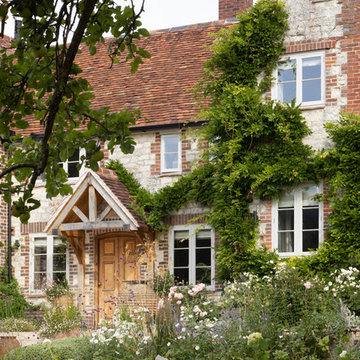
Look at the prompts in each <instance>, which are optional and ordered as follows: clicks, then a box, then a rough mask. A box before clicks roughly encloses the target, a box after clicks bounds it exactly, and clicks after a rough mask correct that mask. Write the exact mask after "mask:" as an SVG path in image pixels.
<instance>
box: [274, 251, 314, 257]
mask: <svg viewBox="0 0 360 360" xmlns="http://www.w3.org/2000/svg"><path fill="white" fill-rule="evenodd" d="M314 253H316V251H307V252H302V253H279V252H278V253H277V254H278V255H279V257H280V258H288V257H290V256H309V255H312V254H314Z"/></svg>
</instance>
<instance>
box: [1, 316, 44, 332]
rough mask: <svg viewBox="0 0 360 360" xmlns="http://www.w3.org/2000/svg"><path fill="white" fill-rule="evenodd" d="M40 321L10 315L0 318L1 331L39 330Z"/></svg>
mask: <svg viewBox="0 0 360 360" xmlns="http://www.w3.org/2000/svg"><path fill="white" fill-rule="evenodd" d="M39 326H40V325H39V322H37V321H34V320H28V319H23V318H20V319H19V318H13V317H8V318H5V319H2V320H0V332H19V331H21V332H28V331H30V332H33V331H37V330H39Z"/></svg>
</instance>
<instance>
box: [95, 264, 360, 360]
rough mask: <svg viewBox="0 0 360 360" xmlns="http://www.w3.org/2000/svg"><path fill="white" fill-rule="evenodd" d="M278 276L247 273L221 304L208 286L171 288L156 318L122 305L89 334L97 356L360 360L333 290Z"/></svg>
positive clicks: (282, 271) (280, 271)
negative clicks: (111, 317) (109, 320)
mask: <svg viewBox="0 0 360 360" xmlns="http://www.w3.org/2000/svg"><path fill="white" fill-rule="evenodd" d="M274 272H275V274H274V275H273V276H269V277H262V278H260V277H258V276H255V275H252V274H243V275H242V277H241V280H239V281H237V282H234V283H229V284H227V285H226V286H225V288H224V294H223V296H221V297H220V299H218V300H217V301H214V300H210V299H209V298H208V297H207V296H205V295H206V289H205V285H204V284H197V285H194V286H186V287H182V286H181V287H180V286H171V287H170V288H169V292H168V294H167V295H166V296H164V297H163V298H161V299H160V301H159V308H158V312H157V313H156V314H155V315H154V316H153V315H151V314H150V313H149V312H148V310H147V309H144V308H139V309H135V310H133V311H132V312H129V311H126V310H125V309H124V308H121V307H117V308H116V310H115V313H114V318H113V320H112V322H103V323H102V324H101V327H100V328H99V329H98V330H97V331H95V332H94V333H93V335H92V339H91V342H92V344H94V345H95V346H96V347H97V351H96V353H95V357H94V359H114V360H115V359H120V358H121V359H152V360H153V359H155V358H156V356H157V355H160V356H162V357H164V358H165V359H169V360H187V359H189V360H190V359H191V360H192V359H197V360H202V359H204V360H205V359H225V360H227V359H228V360H230V359H233V360H255V359H256V360H280V359H283V360H286V359H287V360H300V359H301V360H320V359H330V358H331V359H334V360H335V359H338V360H341V359H347V360H355V359H358V358H359V357H360V350H359V349H358V348H356V347H354V346H352V345H351V344H349V343H347V342H346V340H347V332H348V329H349V328H350V327H351V324H353V323H354V322H356V319H357V318H356V316H355V315H354V314H352V313H351V312H350V311H349V310H348V309H347V308H346V307H345V305H344V304H343V303H341V302H339V301H338V299H337V298H334V296H333V291H329V290H328V291H325V290H324V284H323V282H322V281H320V280H316V279H310V278H304V277H302V276H300V275H299V273H298V272H297V271H296V270H295V269H293V268H290V267H287V266H286V265H284V264H283V265H280V266H278V267H277V268H276V270H275V271H274Z"/></svg>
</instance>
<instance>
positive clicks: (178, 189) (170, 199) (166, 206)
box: [107, 161, 214, 231]
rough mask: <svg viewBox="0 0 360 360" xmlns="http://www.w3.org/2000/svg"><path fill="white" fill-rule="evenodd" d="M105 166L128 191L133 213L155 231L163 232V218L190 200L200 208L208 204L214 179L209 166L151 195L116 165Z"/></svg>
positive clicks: (130, 175) (122, 167) (111, 162)
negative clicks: (112, 171)
mask: <svg viewBox="0 0 360 360" xmlns="http://www.w3.org/2000/svg"><path fill="white" fill-rule="evenodd" d="M107 166H108V168H110V169H112V170H114V171H115V172H116V173H117V175H118V176H119V179H120V180H121V181H122V182H123V183H124V184H125V185H126V186H127V188H128V189H129V192H130V194H131V195H132V196H133V200H134V201H133V207H134V209H135V210H136V211H137V212H138V213H139V215H141V216H142V217H143V219H144V220H146V222H147V224H148V225H150V226H152V227H153V228H154V229H155V230H158V231H162V230H164V229H166V228H167V226H168V225H167V223H166V221H164V220H165V218H166V217H167V216H169V215H170V214H171V213H172V212H175V211H177V210H179V209H180V208H181V207H182V206H184V205H185V204H186V203H187V202H189V201H190V200H194V201H195V202H197V203H198V204H200V205H203V206H207V205H210V204H211V199H212V197H213V194H212V189H213V181H214V177H213V167H212V165H210V164H208V165H205V166H201V167H199V168H198V169H195V170H194V171H192V172H191V173H189V174H188V175H186V176H183V177H181V178H180V179H179V180H177V181H176V182H175V183H174V184H172V185H168V186H165V187H163V188H161V189H160V190H159V191H158V192H156V193H154V194H151V193H150V192H149V191H147V190H146V189H144V188H142V187H141V185H140V184H139V182H138V181H137V180H136V179H135V177H134V176H133V175H132V174H131V173H129V172H128V171H127V170H126V169H125V167H124V166H123V165H122V164H121V163H120V162H119V161H110V162H109V163H108V165H107Z"/></svg>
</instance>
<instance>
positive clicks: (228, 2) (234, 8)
mask: <svg viewBox="0 0 360 360" xmlns="http://www.w3.org/2000/svg"><path fill="white" fill-rule="evenodd" d="M252 5H253V0H219V20H225V19H235V18H236V15H237V14H239V13H241V12H243V11H244V10H245V9H247V8H249V7H250V6H252Z"/></svg>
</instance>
